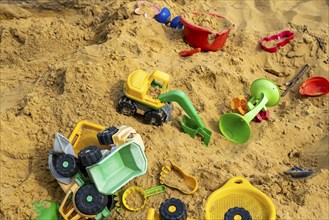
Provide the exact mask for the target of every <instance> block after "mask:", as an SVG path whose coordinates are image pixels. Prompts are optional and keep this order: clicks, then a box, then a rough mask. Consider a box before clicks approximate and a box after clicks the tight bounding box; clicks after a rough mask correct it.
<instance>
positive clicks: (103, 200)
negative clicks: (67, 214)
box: [75, 184, 108, 215]
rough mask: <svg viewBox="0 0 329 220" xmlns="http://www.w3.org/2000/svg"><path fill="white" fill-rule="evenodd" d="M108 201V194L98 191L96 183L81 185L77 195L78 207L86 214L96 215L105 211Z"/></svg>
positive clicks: (76, 203) (76, 202)
mask: <svg viewBox="0 0 329 220" xmlns="http://www.w3.org/2000/svg"><path fill="white" fill-rule="evenodd" d="M107 201H108V198H107V196H106V195H103V194H101V193H100V192H98V191H97V189H96V187H95V185H94V184H87V185H84V186H81V187H80V189H78V191H77V194H76V195H75V205H76V207H77V209H78V210H79V211H80V212H81V213H83V214H86V215H96V214H98V213H99V212H101V211H103V209H104V208H105V207H106V205H107Z"/></svg>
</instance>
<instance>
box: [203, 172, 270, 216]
mask: <svg viewBox="0 0 329 220" xmlns="http://www.w3.org/2000/svg"><path fill="white" fill-rule="evenodd" d="M232 208H242V209H244V210H246V211H247V212H249V214H250V216H251V217H252V219H264V220H275V219H276V211H275V207H274V205H273V202H272V201H271V200H270V198H268V197H267V196H266V195H265V194H264V193H262V192H261V191H259V190H258V189H256V188H255V187H253V186H252V185H251V184H250V183H249V182H248V181H247V180H246V179H244V178H242V177H233V178H231V179H230V180H228V181H227V183H225V185H224V186H223V187H221V188H219V189H218V190H216V191H214V192H213V193H212V194H211V195H210V196H209V197H208V199H207V201H206V204H205V209H206V210H205V211H206V212H205V219H206V220H212V219H216V220H220V219H224V217H225V214H226V213H227V212H228V210H229V209H232ZM234 219H235V218H234ZM237 219H239V218H237Z"/></svg>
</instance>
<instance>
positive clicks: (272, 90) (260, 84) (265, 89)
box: [250, 78, 281, 107]
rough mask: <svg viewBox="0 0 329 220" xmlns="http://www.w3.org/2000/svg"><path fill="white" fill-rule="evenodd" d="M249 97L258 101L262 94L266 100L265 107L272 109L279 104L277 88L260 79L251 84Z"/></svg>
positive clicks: (268, 81)
mask: <svg viewBox="0 0 329 220" xmlns="http://www.w3.org/2000/svg"><path fill="white" fill-rule="evenodd" d="M250 93H251V96H252V97H253V98H254V99H255V100H260V99H261V95H262V94H264V95H265V96H266V98H267V99H268V102H267V103H266V107H272V106H275V105H277V104H278V103H279V101H280V98H281V95H280V89H279V87H278V86H277V85H276V84H275V83H274V82H272V81H271V80H269V79H265V78H260V79H256V80H255V81H253V82H252V84H251V86H250Z"/></svg>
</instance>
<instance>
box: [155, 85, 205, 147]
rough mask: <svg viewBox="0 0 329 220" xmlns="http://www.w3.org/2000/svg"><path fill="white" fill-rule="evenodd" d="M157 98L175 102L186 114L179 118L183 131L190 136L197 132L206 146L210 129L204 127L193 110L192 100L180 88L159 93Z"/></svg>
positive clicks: (162, 100)
mask: <svg viewBox="0 0 329 220" xmlns="http://www.w3.org/2000/svg"><path fill="white" fill-rule="evenodd" d="M158 99H159V100H160V101H161V102H177V103H178V104H179V105H180V106H181V107H182V108H183V109H184V111H185V113H186V114H187V115H188V116H186V115H184V116H183V118H182V120H181V125H182V128H183V131H184V132H185V133H187V134H189V135H190V136H191V137H193V138H194V137H195V136H196V135H197V134H199V135H200V136H202V137H203V142H204V143H205V145H206V146H208V144H209V141H210V137H211V131H209V130H208V129H206V128H205V127H204V124H203V122H202V120H201V118H200V117H199V115H198V113H197V111H196V110H195V108H194V106H193V104H192V102H191V101H190V100H189V98H188V97H187V96H186V94H185V93H184V92H182V91H180V90H174V91H170V92H166V93H163V94H161V95H159V97H158Z"/></svg>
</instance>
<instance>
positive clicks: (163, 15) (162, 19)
mask: <svg viewBox="0 0 329 220" xmlns="http://www.w3.org/2000/svg"><path fill="white" fill-rule="evenodd" d="M170 15H171V14H170V11H169V9H168V8H163V9H161V11H160V13H159V14H158V15H156V17H155V19H156V20H157V21H158V22H159V23H163V24H167V23H168V22H169V20H170Z"/></svg>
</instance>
